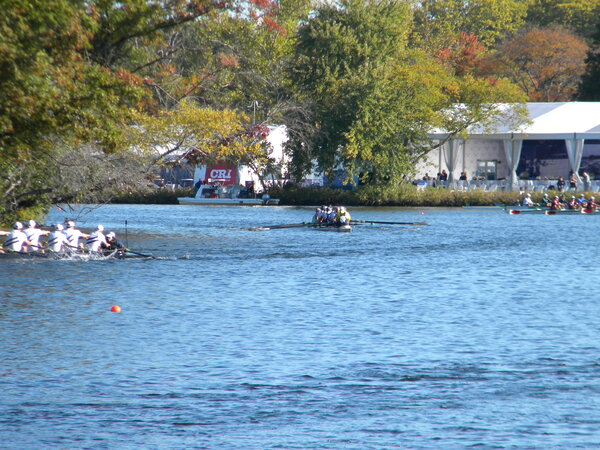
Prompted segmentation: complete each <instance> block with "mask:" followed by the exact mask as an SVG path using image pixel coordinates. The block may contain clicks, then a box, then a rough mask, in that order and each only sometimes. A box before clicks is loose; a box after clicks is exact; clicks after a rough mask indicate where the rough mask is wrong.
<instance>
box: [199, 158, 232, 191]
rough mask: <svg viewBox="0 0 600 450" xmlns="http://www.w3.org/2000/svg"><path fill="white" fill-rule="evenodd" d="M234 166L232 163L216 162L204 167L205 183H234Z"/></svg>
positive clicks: (224, 184) (226, 184)
mask: <svg viewBox="0 0 600 450" xmlns="http://www.w3.org/2000/svg"><path fill="white" fill-rule="evenodd" d="M236 172H237V170H236V167H235V165H234V164H227V163H217V164H214V165H212V166H208V167H207V168H206V180H205V183H206V184H214V183H219V184H221V185H222V186H232V185H234V184H236V179H235V178H236Z"/></svg>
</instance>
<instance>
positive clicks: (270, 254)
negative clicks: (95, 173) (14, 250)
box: [0, 205, 600, 449]
mask: <svg viewBox="0 0 600 450" xmlns="http://www.w3.org/2000/svg"><path fill="white" fill-rule="evenodd" d="M351 213H352V217H353V219H362V220H377V221H409V222H413V221H427V222H428V225H427V226H396V225H357V226H355V228H354V231H353V232H352V233H351V234H345V233H333V232H322V231H318V230H312V229H305V228H290V229H277V230H270V231H250V230H248V228H249V227H257V226H262V225H274V224H288V223H299V222H303V221H306V220H308V219H309V218H310V216H311V214H312V211H311V210H310V209H307V208H290V207H241V208H226V207H197V206H154V205H153V206H139V205H135V206H133V205H111V206H104V207H101V208H98V209H93V210H88V209H83V210H82V211H67V212H64V211H59V210H53V211H52V212H51V214H50V215H49V217H48V218H47V223H53V222H62V220H63V219H64V218H65V217H77V219H78V226H79V227H81V228H82V229H84V230H87V229H91V228H92V227H95V225H96V224H98V223H102V224H103V225H104V226H105V228H106V229H107V230H113V231H116V232H117V233H118V235H119V237H120V238H121V239H122V240H125V238H126V239H127V244H128V246H129V247H130V248H132V249H135V250H138V251H140V252H143V253H149V254H152V255H155V256H157V258H155V259H132V260H122V261H114V260H109V261H50V260H35V261H31V260H14V259H12V260H7V259H5V260H0V282H1V284H0V306H1V309H0V343H1V344H0V354H1V360H0V361H1V362H0V392H1V393H2V394H1V395H0V438H1V439H2V441H1V442H2V443H0V447H2V448H15V449H16V448H19V449H23V448H119V449H122V448H132V449H133V448H157V449H158V448H231V449H238V448H256V449H264V448H286V449H288V448H328V449H329V448H350V449H365V448H444V449H446V448H465V447H471V446H479V447H481V448H495V447H500V448H503V447H516V448H574V447H580V448H589V447H592V446H600V339H599V332H600V320H599V304H600V295H599V289H598V286H597V284H598V281H599V280H600V269H599V268H598V264H597V261H598V240H597V236H598V231H599V230H600V219H598V218H594V217H589V216H543V215H539V216H538V215H530V216H509V215H507V214H505V213H503V212H501V211H498V210H478V209H472V210H467V209H432V210H418V209H399V208H377V209H369V208H353V209H351ZM125 221H127V227H125ZM113 305H119V306H120V307H121V309H122V312H121V313H112V312H110V309H111V307H112V306H113Z"/></svg>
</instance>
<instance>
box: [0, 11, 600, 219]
mask: <svg viewBox="0 0 600 450" xmlns="http://www.w3.org/2000/svg"><path fill="white" fill-rule="evenodd" d="M550 44H552V45H550ZM599 44H600V4H599V3H598V1H597V0H580V1H579V2H564V1H559V0H525V1H523V0H485V1H483V0H478V1H470V2H464V1H459V0H427V1H419V2H417V1H404V0H379V1H372V0H340V1H339V2H335V3H331V2H314V1H313V0H279V1H275V0H250V1H243V2H242V1H238V0H231V1H228V2H221V1H216V0H214V1H213V0H178V1H171V0H153V1H144V0H142V1H140V0H54V1H52V2H48V1H46V0H7V1H5V2H4V4H3V14H2V15H1V16H0V73H1V76H0V152H1V156H2V157H1V158H0V193H1V194H2V195H0V222H1V223H4V224H6V223H9V222H10V221H12V220H14V219H17V218H21V219H22V218H39V217H40V216H41V215H43V214H44V212H46V211H47V210H48V208H49V207H50V206H51V205H53V204H61V203H63V204H64V203H75V202H79V201H84V200H85V201H93V202H98V203H104V202H107V201H110V200H111V199H113V198H114V199H116V201H119V199H123V198H126V197H127V196H131V195H137V194H130V193H136V192H144V189H145V187H146V186H147V185H148V184H149V176H150V174H152V173H153V172H155V171H156V170H157V169H158V168H160V167H161V166H163V165H165V164H173V163H174V162H175V163H179V162H182V161H186V162H190V163H210V162H215V161H221V160H226V161H228V162H231V163H243V164H246V165H250V166H252V167H253V168H255V169H256V170H257V171H258V173H260V174H261V175H266V174H267V173H271V174H273V173H272V172H273V170H276V171H277V172H278V173H277V174H275V175H277V177H279V178H283V179H285V180H286V181H290V182H292V184H293V183H299V182H300V181H301V180H302V179H303V177H305V176H306V174H307V173H309V172H310V171H312V170H313V169H314V168H315V167H314V165H315V164H316V165H317V167H316V168H317V170H318V171H321V172H323V173H326V174H327V173H331V172H332V171H334V170H335V169H337V168H339V167H341V166H343V167H344V169H345V170H346V172H347V175H348V177H349V178H351V177H353V176H356V177H360V178H361V182H362V183H363V184H364V183H367V184H370V185H371V186H361V187H360V188H358V189H357V190H356V191H352V192H346V191H341V192H338V191H333V190H332V191H327V190H319V192H318V193H316V192H313V193H312V194H311V193H310V192H307V191H304V190H300V189H296V188H294V189H287V190H285V189H282V188H279V189H281V192H280V193H273V195H272V196H275V195H277V196H278V197H280V198H281V199H282V201H283V202H286V201H287V200H286V199H287V198H289V201H290V202H292V201H293V202H296V204H309V203H310V204H315V203H317V204H318V203H345V204H370V203H369V202H372V203H371V204H378V203H379V204H392V203H393V204H396V203H399V202H400V203H402V202H403V203H407V204H415V203H417V202H418V201H419V200H418V199H419V196H422V195H426V196H427V197H428V198H429V199H430V200H427V202H429V203H431V204H433V203H436V204H440V203H447V204H448V205H452V204H458V203H460V202H462V201H463V200H458V198H459V197H457V196H469V195H472V196H478V195H485V196H488V195H489V196H494V195H501V194H500V193H498V194H491V193H490V194H483V193H472V194H470V193H455V192H452V191H442V190H440V191H439V192H438V191H432V192H429V191H428V190H426V191H425V193H421V192H416V191H415V192H412V191H411V190H410V188H409V187H408V186H404V185H402V184H400V185H399V181H401V180H403V179H406V178H411V176H412V174H413V172H414V170H415V167H416V164H417V163H418V162H419V161H420V160H421V159H422V158H423V157H424V156H425V155H426V154H427V152H428V151H429V150H431V143H430V141H429V140H428V132H429V131H430V130H431V129H433V128H444V129H446V130H449V132H450V133H453V134H457V135H460V134H461V133H463V132H464V130H465V129H466V127H467V126H468V125H470V124H472V123H474V122H478V123H480V124H481V125H482V126H483V127H493V125H494V123H495V121H496V120H497V119H498V117H499V114H500V111H499V110H498V109H497V108H496V107H495V106H494V105H496V104H498V103H501V102H512V103H515V102H516V103H520V102H525V101H527V100H529V101H568V100H572V99H579V100H600V70H599V69H598V67H599V65H598V58H599V56H598V55H599V54H600V53H599V52H598V45H599ZM459 103H460V104H462V105H464V108H462V109H460V110H459V111H456V110H455V113H454V114H451V115H450V114H448V113H447V112H448V111H450V110H452V107H453V106H454V105H456V104H459ZM522 112H523V110H517V114H515V115H514V116H513V117H511V120H512V121H513V122H514V123H519V122H522V121H523V120H525V117H524V116H523V115H522ZM267 124H284V125H285V126H286V127H287V130H288V135H289V140H288V142H287V143H286V148H285V151H286V153H287V155H288V157H289V165H288V166H287V167H283V168H280V167H277V168H275V169H274V167H275V166H274V164H272V161H271V160H270V158H269V147H268V145H266V144H265V142H264V137H265V130H266V127H265V126H266V125H267ZM327 192H328V193H327ZM278 194H280V195H278ZM163 195H164V196H165V199H163V200H164V201H166V199H167V198H169V196H170V195H169V196H168V195H166V194H164V193H160V194H159V193H157V192H153V193H151V194H146V193H144V194H143V197H146V196H147V197H148V198H150V197H154V198H155V199H157V201H159V200H161V198H162V197H161V196H163ZM311 195H312V197H311ZM292 196H293V197H294V198H293V199H292ZM328 196H329V197H328ZM345 196H352V198H351V199H349V198H347V197H345ZM327 198H330V199H331V200H332V201H325V200H327ZM460 198H461V199H462V198H463V197H460ZM321 199H322V200H323V201H320V200H321ZM336 199H339V202H338V201H333V200H336ZM436 199H437V200H436ZM350 200H352V201H350ZM465 201H466V200H465ZM469 201H476V198H475V197H473V199H472V200H469ZM492 202H495V200H494V201H492Z"/></svg>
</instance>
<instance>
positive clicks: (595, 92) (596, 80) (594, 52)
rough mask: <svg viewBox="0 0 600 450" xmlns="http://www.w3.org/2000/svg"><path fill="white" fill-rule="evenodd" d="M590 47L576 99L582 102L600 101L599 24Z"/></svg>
mask: <svg viewBox="0 0 600 450" xmlns="http://www.w3.org/2000/svg"><path fill="white" fill-rule="evenodd" d="M592 45H593V46H592V47H591V48H590V50H589V51H588V54H587V57H586V60H585V63H586V70H585V73H584V75H583V77H582V78H581V84H580V85H579V92H578V98H579V100H584V101H600V22H599V23H598V25H597V29H596V34H595V35H594V40H593V44H592Z"/></svg>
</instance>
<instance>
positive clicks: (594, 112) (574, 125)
mask: <svg viewBox="0 0 600 450" xmlns="http://www.w3.org/2000/svg"><path fill="white" fill-rule="evenodd" d="M498 106H500V109H504V110H507V109H510V108H511V105H498ZM526 107H527V112H528V116H529V123H526V124H523V125H520V126H512V125H511V124H509V123H508V121H506V122H503V121H502V119H500V120H499V122H498V123H496V124H495V125H494V126H493V127H491V128H492V129H490V127H486V128H484V127H482V126H479V125H477V124H475V125H473V126H470V127H469V128H468V129H467V130H466V134H465V135H464V137H463V136H461V137H460V138H459V137H456V138H455V137H451V136H449V135H448V133H447V132H444V131H443V130H435V131H433V132H432V133H431V134H430V138H431V139H433V140H445V139H447V140H446V142H445V143H444V145H443V154H444V158H443V160H444V162H445V165H446V168H447V170H448V173H449V175H450V177H449V178H450V181H452V180H454V179H455V176H454V173H453V172H455V170H456V169H457V167H456V164H457V154H458V152H459V149H460V148H461V146H462V149H463V152H464V148H465V144H466V142H465V141H469V140H475V139H487V140H490V139H492V140H498V141H502V144H503V147H504V155H505V159H506V164H507V165H508V168H509V175H510V183H511V186H515V183H516V181H517V174H516V170H517V166H518V164H519V159H520V156H521V147H522V145H523V140H534V139H535V140H564V141H565V143H566V148H567V154H568V158H569V164H570V167H571V170H572V171H573V172H574V173H575V174H578V172H579V168H580V164H581V157H582V153H583V145H584V142H585V140H586V139H600V102H566V103H527V104H526ZM441 160H442V158H441V154H440V161H441ZM577 176H579V175H577Z"/></svg>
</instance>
